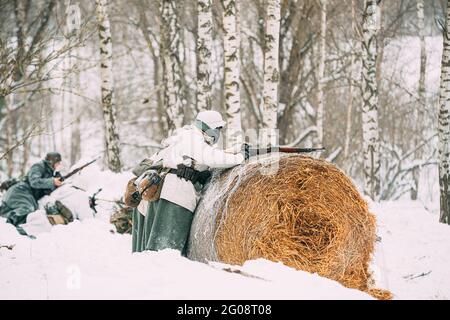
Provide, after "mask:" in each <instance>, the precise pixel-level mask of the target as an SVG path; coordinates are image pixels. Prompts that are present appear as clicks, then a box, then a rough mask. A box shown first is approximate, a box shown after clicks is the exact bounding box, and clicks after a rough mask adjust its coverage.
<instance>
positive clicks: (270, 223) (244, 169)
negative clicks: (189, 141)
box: [188, 154, 389, 298]
mask: <svg viewBox="0 0 450 320" xmlns="http://www.w3.org/2000/svg"><path fill="white" fill-rule="evenodd" d="M273 169H275V170H273ZM268 170H269V171H270V170H272V171H274V172H276V173H275V174H267V171H268ZM375 231H376V225H375V217H374V216H373V214H371V213H370V212H369V211H368V206H367V203H366V202H365V201H364V199H363V198H362V197H361V196H360V194H359V192H358V191H357V189H356V188H355V186H354V184H353V183H352V181H351V180H350V179H349V178H348V177H347V176H346V175H345V174H344V173H343V172H342V171H341V170H339V169H338V168H337V167H336V166H335V165H333V164H331V163H329V162H326V161H324V160H318V159H313V158H310V157H305V156H299V155H290V156H282V157H281V156H280V154H274V155H270V156H268V157H266V158H264V159H258V160H256V161H252V162H250V163H247V164H245V165H241V166H238V167H235V168H233V169H231V170H225V171H222V172H218V173H215V174H214V176H213V180H212V181H211V183H210V185H209V187H208V189H207V190H206V191H205V194H204V197H203V199H202V201H201V202H200V203H199V206H198V208H197V211H196V216H195V218H194V221H193V224H192V230H191V236H190V243H189V253H188V255H189V257H190V258H191V259H194V260H197V261H203V262H206V261H220V262H225V263H229V264H237V265H242V264H243V263H244V262H245V261H246V260H252V259H257V258H265V259H268V260H272V261H275V262H282V263H284V264H285V265H287V266H290V267H293V268H296V269H299V270H304V271H308V272H311V273H318V274H319V275H321V276H324V277H327V278H330V279H333V280H336V281H338V282H340V283H341V284H343V285H344V286H346V287H350V288H356V289H359V290H362V291H366V292H369V291H370V289H369V286H370V284H371V276H370V273H369V271H368V267H369V261H370V258H371V253H372V251H373V248H374V241H375V238H376V235H375ZM369 293H370V292H369ZM376 293H377V294H376V297H377V298H383V295H382V293H380V292H379V291H376ZM386 294H387V292H386ZM374 296H375V294H374ZM384 298H389V297H388V296H385V297H384Z"/></svg>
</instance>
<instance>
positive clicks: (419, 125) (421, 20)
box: [411, 0, 427, 200]
mask: <svg viewBox="0 0 450 320" xmlns="http://www.w3.org/2000/svg"><path fill="white" fill-rule="evenodd" d="M423 7H424V3H423V0H417V27H418V31H419V39H420V77H419V106H418V107H417V108H416V109H415V112H414V114H415V117H416V132H415V137H416V138H415V145H417V144H418V143H419V139H420V138H419V134H420V133H421V132H422V130H423V128H424V124H423V121H424V119H423V115H424V112H423V110H424V109H425V107H426V99H425V74H426V65H427V53H426V47H425V34H424V29H425V15H424V8H423ZM421 156H422V152H420V151H419V150H418V151H417V152H415V158H416V159H419V158H420V157H421ZM412 175H413V183H414V186H413V188H412V189H411V200H417V196H418V193H419V179H420V167H416V168H414V169H413V171H412Z"/></svg>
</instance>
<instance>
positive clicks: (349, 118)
mask: <svg viewBox="0 0 450 320" xmlns="http://www.w3.org/2000/svg"><path fill="white" fill-rule="evenodd" d="M355 2H356V1H355V0H352V32H355V27H356V24H355V22H356V10H355V8H356V3H355ZM354 51H355V50H352V52H351V57H350V83H349V84H350V87H349V93H348V94H349V101H348V105H347V120H346V124H347V125H346V128H345V142H344V158H345V159H348V157H349V154H350V139H351V132H352V113H353V94H354V88H353V76H354V71H355V56H357V54H356V53H355V52H354ZM349 163H350V162H349Z"/></svg>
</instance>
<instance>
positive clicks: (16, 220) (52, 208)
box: [0, 152, 73, 235]
mask: <svg viewBox="0 0 450 320" xmlns="http://www.w3.org/2000/svg"><path fill="white" fill-rule="evenodd" d="M60 166H61V155H60V154H59V153H57V152H50V153H48V154H47V155H46V157H45V159H44V160H42V161H40V162H38V163H36V164H34V165H33V166H32V167H31V169H30V171H29V172H28V173H27V175H26V176H25V177H24V178H23V179H21V181H19V182H18V183H16V184H14V185H12V186H11V187H9V188H8V190H7V191H6V193H5V195H4V196H3V199H2V200H3V201H2V203H1V206H0V216H1V217H4V218H6V219H7V222H8V223H11V224H13V225H14V226H16V228H17V230H18V231H19V232H20V233H21V234H23V235H26V232H25V231H24V230H23V229H22V228H21V227H20V225H21V224H24V223H25V222H26V220H27V216H28V215H29V214H30V213H32V212H34V211H36V210H37V209H38V201H39V199H41V198H42V197H44V196H45V195H49V194H50V193H51V192H52V191H53V190H55V189H56V188H57V187H59V186H61V185H62V184H63V182H62V178H61V175H60V174H59V169H60ZM46 211H47V214H48V215H47V217H48V219H49V221H50V223H51V224H67V223H68V222H71V221H73V216H72V213H71V211H70V210H69V209H68V208H67V207H65V206H64V205H63V204H62V203H61V202H59V201H56V202H55V203H54V204H50V205H47V206H46Z"/></svg>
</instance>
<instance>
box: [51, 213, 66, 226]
mask: <svg viewBox="0 0 450 320" xmlns="http://www.w3.org/2000/svg"><path fill="white" fill-rule="evenodd" d="M47 219H48V221H50V223H51V225H52V226H54V225H56V224H67V222H66V220H65V219H64V217H63V216H62V215H60V214H49V215H47Z"/></svg>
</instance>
